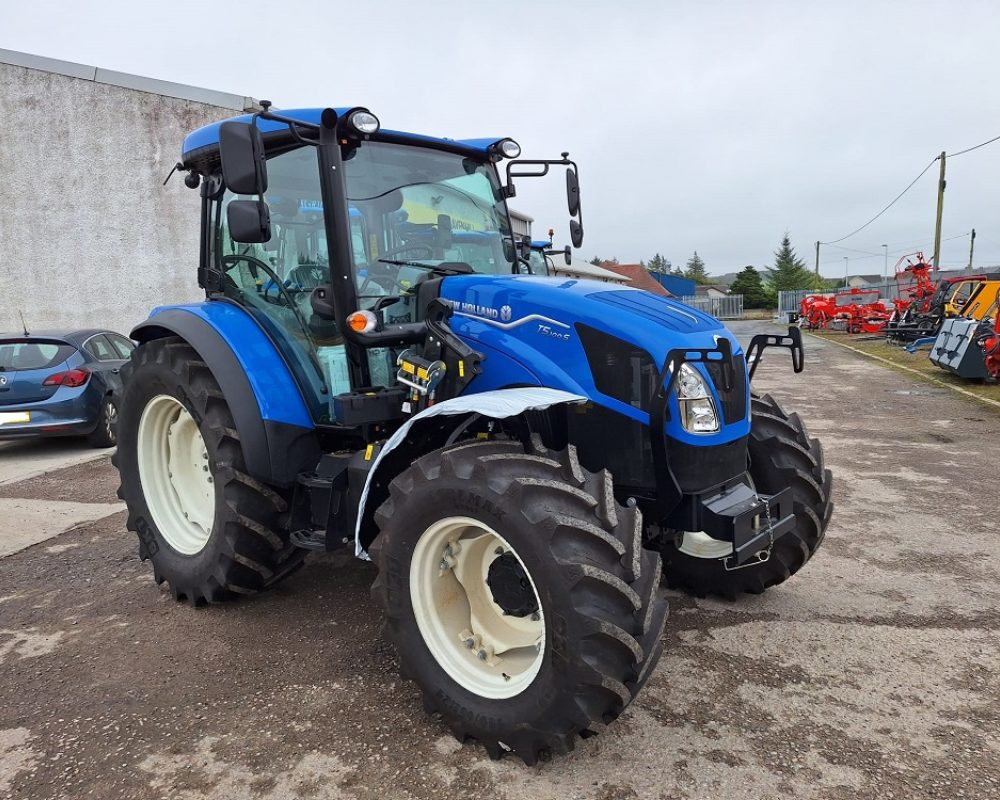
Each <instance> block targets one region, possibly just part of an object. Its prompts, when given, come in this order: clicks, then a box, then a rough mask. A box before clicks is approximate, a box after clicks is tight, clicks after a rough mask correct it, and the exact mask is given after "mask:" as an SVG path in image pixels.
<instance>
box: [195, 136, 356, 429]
mask: <svg viewBox="0 0 1000 800" xmlns="http://www.w3.org/2000/svg"><path fill="white" fill-rule="evenodd" d="M267 176H268V191H267V195H266V196H265V198H264V199H265V201H266V202H267V205H268V208H269V210H270V213H271V238H270V240H269V241H267V242H265V243H263V244H244V243H242V242H235V241H233V240H232V239H231V238H230V236H229V230H228V227H227V222H226V208H227V206H228V205H229V203H230V202H232V201H233V200H237V199H244V198H241V197H239V196H238V195H235V194H233V193H232V192H229V191H226V192H225V194H224V195H223V197H222V199H221V201H220V202H219V204H218V205H217V206H216V208H215V211H214V216H215V238H214V242H213V255H212V257H213V260H214V262H215V265H216V269H218V270H219V272H221V273H222V276H223V277H222V290H223V293H224V294H225V295H226V296H227V297H229V298H230V299H232V300H233V301H235V302H236V303H237V304H239V305H240V306H242V307H243V308H245V309H246V310H247V311H248V312H249V313H250V314H251V315H252V316H253V317H254V318H255V319H256V320H257V321H258V322H259V323H260V325H261V326H262V327H263V328H264V329H265V330H266V331H267V333H268V334H269V336H270V338H271V340H272V341H274V342H275V343H276V344H277V346H278V348H279V349H280V350H281V353H282V355H283V356H284V359H285V361H286V363H288V364H289V366H290V368H291V369H292V371H293V373H294V374H295V376H296V379H297V380H298V382H299V385H300V386H302V387H303V388H304V389H306V391H305V394H306V395H307V396H308V397H309V400H310V406H311V409H312V411H313V415H314V418H316V419H317V420H322V419H323V418H324V415H325V414H326V411H325V407H326V403H325V401H324V400H323V399H322V398H323V397H324V392H325V390H326V388H327V386H328V385H332V384H330V381H329V374H325V375H324V371H323V369H322V367H321V364H320V361H319V359H318V357H317V352H318V349H319V350H321V349H322V348H323V347H327V346H340V347H341V348H342V345H343V343H342V341H341V338H340V333H339V332H338V331H337V330H336V326H335V325H334V324H333V323H332V322H326V321H323V320H318V319H316V318H315V317H313V314H312V308H311V307H310V304H309V297H310V295H311V294H312V290H313V289H314V288H316V287H317V286H319V285H320V284H321V283H325V282H326V281H327V280H328V276H329V263H330V259H329V254H328V251H327V246H326V231H325V228H324V225H323V206H322V203H321V200H320V187H319V165H318V160H317V155H316V148H314V147H300V148H298V149H296V150H290V151H287V152H284V153H282V154H280V155H277V156H273V157H272V158H269V159H268V162H267ZM311 320H312V321H314V322H316V323H318V324H314V325H310V321H311ZM337 390H340V391H343V390H342V389H340V388H339V386H338V387H337ZM333 393H336V391H334V392H333Z"/></svg>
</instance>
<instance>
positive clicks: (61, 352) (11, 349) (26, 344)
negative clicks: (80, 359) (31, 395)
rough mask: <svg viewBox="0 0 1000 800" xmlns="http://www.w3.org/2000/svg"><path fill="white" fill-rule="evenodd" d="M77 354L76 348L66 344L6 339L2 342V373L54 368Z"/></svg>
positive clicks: (0, 361) (0, 363) (0, 358)
mask: <svg viewBox="0 0 1000 800" xmlns="http://www.w3.org/2000/svg"><path fill="white" fill-rule="evenodd" d="M75 352H76V348H75V347H73V346H72V345H69V344H66V343H65V342H46V341H41V342H38V341H23V340H21V341H18V340H10V339H5V340H3V341H0V371H2V372H13V371H15V370H22V369H46V368H47V367H54V366H55V365H56V364H61V363H62V362H63V361H65V360H66V359H67V358H69V357H70V356H71V355H73V353H75Z"/></svg>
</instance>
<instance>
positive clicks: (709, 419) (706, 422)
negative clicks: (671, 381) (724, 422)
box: [675, 363, 719, 433]
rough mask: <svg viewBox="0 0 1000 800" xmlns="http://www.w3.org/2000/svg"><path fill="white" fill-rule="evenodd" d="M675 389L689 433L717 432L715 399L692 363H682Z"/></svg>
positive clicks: (684, 424) (685, 428)
mask: <svg viewBox="0 0 1000 800" xmlns="http://www.w3.org/2000/svg"><path fill="white" fill-rule="evenodd" d="M675 391H676V393H677V402H678V404H679V405H680V409H681V426H682V427H683V428H684V430H686V431H687V432H688V433H715V432H716V431H717V430H719V415H718V414H717V413H716V410H715V401H714V400H712V394H711V392H709V391H708V384H707V383H705V379H704V378H703V377H702V376H701V373H700V372H698V370H696V369H695V368H694V367H692V366H691V365H690V364H686V363H685V364H681V368H680V371H679V372H678V374H677V385H676V390H675Z"/></svg>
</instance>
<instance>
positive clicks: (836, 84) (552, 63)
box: [0, 0, 1000, 276]
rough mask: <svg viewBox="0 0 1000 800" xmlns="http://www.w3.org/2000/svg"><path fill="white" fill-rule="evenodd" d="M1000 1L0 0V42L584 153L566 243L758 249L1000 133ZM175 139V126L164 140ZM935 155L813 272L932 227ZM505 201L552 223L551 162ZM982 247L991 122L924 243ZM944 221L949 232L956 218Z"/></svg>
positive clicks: (808, 234)
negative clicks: (581, 234) (577, 217)
mask: <svg viewBox="0 0 1000 800" xmlns="http://www.w3.org/2000/svg"><path fill="white" fill-rule="evenodd" d="M998 34H1000V4H998V3H997V2H995V0H994V2H973V1H972V0H962V2H950V3H945V2H938V3H930V2H917V1H916V0H909V2H878V0H868V2H837V3H819V2H811V1H810V2H803V1H802V0H797V1H795V2H793V1H792V0H786V1H785V2H710V1H706V0H700V1H699V2H690V0H689V1H688V2H683V3H680V2H673V1H672V0H671V1H669V2H668V1H666V0H662V1H661V2H651V1H645V2H629V0H618V2H607V1H605V2H589V0H575V1H573V2H563V1H560V2H542V1H541V0H535V2H520V1H519V0H518V1H514V0H508V2H501V1H499V0H498V1H497V2H492V3H486V2H482V1H481V0H480V2H470V1H469V0H463V2H458V1H457V0H452V1H451V2H433V1H431V0H424V1H423V2H420V3H414V2H412V0H409V1H407V2H397V0H378V2H341V1H339V0H333V1H332V2H331V1H330V0H312V2H298V0H280V2H279V1H278V0H272V2H269V3H264V2H258V1H257V0H243V2H239V3H226V2H214V3H212V2H206V0H200V1H199V2H189V0H171V2H167V3H159V4H150V5H149V6H148V7H146V4H140V3H137V2H135V0H130V1H129V2H119V1H118V0H114V1H113V2H112V1H108V2H101V3H84V2H49V1H47V0H32V2H28V3H17V4H13V3H9V4H5V8H4V10H3V16H2V25H0V47H4V48H8V49H12V50H21V51H25V52H30V53H36V54H39V55H45V56H51V57H54V58H60V59H64V60H67V61H77V62H82V63H85V64H91V65H96V66H101V67H106V68H109V69H115V70H120V71H124V72H131V73H137V74H140V75H146V76H151V77H155V78H161V79H165V80H171V81H178V82H181V83H187V84H193V85H197V86H205V87H209V88H212V89H218V90H221V91H227V92H233V93H236V94H246V95H251V96H254V97H257V98H266V99H269V100H272V101H273V102H274V103H275V104H276V105H277V106H283V107H286V108H290V107H295V106H325V105H331V106H336V105H351V104H357V105H366V106H368V107H369V108H371V109H372V110H373V111H374V112H375V113H376V114H377V115H378V116H379V118H380V119H381V120H382V124H383V125H384V126H385V127H388V128H394V129H402V130H413V131H417V132H422V133H428V134H434V135H440V136H448V137H454V138H464V137H472V136H489V135H498V136H512V137H513V138H515V139H517V140H518V141H519V142H520V143H521V145H522V147H523V152H524V155H525V156H526V157H557V156H558V154H559V153H560V152H561V151H562V150H569V151H570V153H571V155H572V157H573V158H574V159H575V160H576V161H577V162H578V163H579V165H580V176H581V184H582V188H581V198H582V206H583V211H584V221H585V229H586V241H585V242H584V246H583V248H582V249H581V251H580V252H579V254H578V257H583V258H586V259H589V258H591V257H592V256H594V255H600V256H603V257H612V256H614V257H617V258H618V259H619V260H620V261H622V262H626V261H637V260H639V259H641V258H642V259H649V258H650V257H651V256H652V255H653V254H654V253H655V252H657V251H658V252H660V253H662V254H663V255H665V256H666V257H667V258H669V259H670V260H671V261H673V262H674V264H683V262H685V261H686V260H687V259H688V257H689V256H690V255H691V253H692V252H693V251H694V250H697V251H698V253H699V254H700V255H701V256H702V258H703V259H704V260H705V262H706V264H707V266H708V268H709V271H710V272H712V273H716V274H721V273H724V272H728V271H732V270H735V269H739V268H741V267H742V266H744V265H746V264H754V265H756V266H766V265H768V264H770V263H771V262H772V261H773V256H772V252H773V250H774V249H775V248H776V246H777V244H778V242H779V240H780V238H781V236H782V234H783V233H784V232H785V231H786V230H787V231H788V232H789V233H790V235H791V237H792V242H793V244H794V245H795V247H796V249H797V250H798V252H799V254H800V255H801V256H803V257H804V258H805V259H806V261H807V262H808V263H809V264H810V265H812V263H813V257H814V242H815V241H816V240H817V239H819V240H822V241H829V240H833V239H837V238H840V237H841V236H844V235H845V234H847V233H849V232H850V231H852V230H853V229H855V228H857V227H858V226H860V225H862V224H863V223H864V222H865V221H866V220H868V219H869V218H871V217H872V216H874V215H875V214H876V213H877V212H878V211H879V210H880V209H881V208H882V207H884V206H885V205H886V204H887V203H888V202H889V201H890V200H892V198H893V197H895V195H897V194H898V193H899V192H900V191H901V190H902V189H903V188H904V187H905V186H906V185H907V184H908V183H909V182H910V181H911V180H912V179H913V178H914V177H915V176H916V175H917V174H918V173H919V172H920V171H921V170H922V169H923V168H924V167H925V166H926V165H927V164H928V162H930V161H931V159H932V158H934V156H936V155H937V154H938V153H939V152H941V151H942V150H946V151H951V152H957V151H959V150H961V149H964V148H966V147H970V146H972V145H975V144H978V143H980V142H983V141H985V140H987V139H990V138H992V137H994V136H998V135H1000V103H998V102H997V100H996V98H997V92H998V85H1000V81H998V78H1000V61H998V57H997V48H998V42H1000V35H998ZM179 144H180V143H178V146H179ZM936 181H937V165H934V167H932V168H931V169H930V170H929V171H928V172H927V174H925V175H924V176H923V178H921V179H920V181H918V182H917V184H916V185H915V186H914V187H913V189H911V190H910V192H909V193H908V194H907V195H906V196H905V197H904V198H903V199H902V200H900V201H899V203H897V204H896V205H895V206H894V207H893V208H892V209H891V210H890V211H888V212H887V213H886V214H885V215H884V216H883V217H882V218H880V219H879V220H878V221H877V222H875V223H874V224H873V225H871V226H870V227H869V228H867V229H866V230H864V231H862V232H861V233H859V234H857V235H856V236H853V237H851V238H849V239H847V240H846V241H844V242H842V243H841V245H842V246H843V247H850V248H853V249H854V250H860V251H867V252H868V253H873V254H875V255H867V254H866V253H863V252H853V251H848V250H842V249H837V248H835V247H833V246H830V247H824V248H822V251H821V252H822V260H821V267H822V271H823V272H824V274H826V275H829V276H843V274H844V268H845V264H844V261H843V257H844V256H845V255H846V256H849V257H850V262H849V265H848V266H849V269H850V272H851V273H852V274H855V273H859V272H863V273H876V272H881V271H882V269H883V256H882V244H883V243H885V244H888V245H889V254H890V258H889V266H890V269H891V267H892V264H893V262H894V261H895V258H896V257H898V256H899V255H901V254H902V253H904V252H909V251H910V250H913V249H916V248H917V247H922V248H923V249H924V250H925V251H927V254H928V257H929V256H930V252H931V251H932V249H933V245H932V242H933V238H934V214H935V202H936ZM518 189H519V192H518V197H517V199H516V200H515V201H513V202H512V206H513V207H515V208H517V209H519V210H522V211H525V212H527V213H529V214H531V215H532V216H534V218H535V220H536V222H535V226H536V228H535V230H536V233H540V232H544V231H545V230H546V229H547V228H548V227H550V226H551V227H554V228H555V229H556V243H557V244H564V243H565V242H566V241H568V230H567V214H566V211H565V200H564V197H565V195H564V184H563V181H562V179H561V176H560V177H552V176H550V177H549V178H548V179H541V180H537V179H536V180H533V181H528V180H524V181H521V182H520V184H519V186H518ZM973 227H974V228H976V233H977V239H976V259H975V263H976V265H977V266H983V265H985V264H993V265H995V264H1000V142H997V143H995V144H993V145H990V146H987V147H984V148H981V149H979V150H976V151H975V152H973V153H969V154H967V155H964V156H960V157H957V158H955V159H954V160H953V161H949V162H948V191H947V193H946V198H945V213H944V234H943V235H944V237H945V238H946V239H950V240H949V241H946V242H945V243H944V245H943V248H942V259H941V260H942V265H943V266H945V267H948V266H961V265H963V264H965V263H966V262H967V260H968V253H969V237H968V235H967V234H968V232H969V230H970V229H971V228H973ZM950 237H957V238H950Z"/></svg>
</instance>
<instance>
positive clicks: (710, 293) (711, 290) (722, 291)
mask: <svg viewBox="0 0 1000 800" xmlns="http://www.w3.org/2000/svg"><path fill="white" fill-rule="evenodd" d="M728 294H729V287H728V286H726V284H724V283H716V284H712V285H708V284H706V285H699V286H695V287H694V296H695V297H710V298H716V297H726V296H727V295H728Z"/></svg>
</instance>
